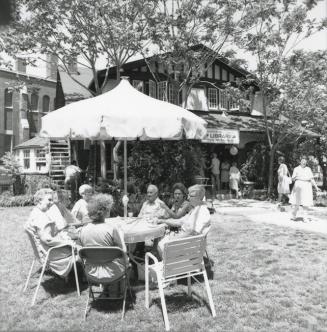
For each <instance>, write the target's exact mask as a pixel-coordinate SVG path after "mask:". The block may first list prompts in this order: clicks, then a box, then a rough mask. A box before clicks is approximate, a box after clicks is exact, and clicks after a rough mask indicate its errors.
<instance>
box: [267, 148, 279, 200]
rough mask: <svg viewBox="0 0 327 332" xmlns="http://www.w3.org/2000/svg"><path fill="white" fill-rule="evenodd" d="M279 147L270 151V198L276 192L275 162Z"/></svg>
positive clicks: (268, 192)
mask: <svg viewBox="0 0 327 332" xmlns="http://www.w3.org/2000/svg"><path fill="white" fill-rule="evenodd" d="M276 150H277V146H276V145H273V146H272V147H271V149H270V151H269V168H268V191H267V195H268V197H271V196H272V193H273V191H274V188H273V186H274V160H275V154H276Z"/></svg>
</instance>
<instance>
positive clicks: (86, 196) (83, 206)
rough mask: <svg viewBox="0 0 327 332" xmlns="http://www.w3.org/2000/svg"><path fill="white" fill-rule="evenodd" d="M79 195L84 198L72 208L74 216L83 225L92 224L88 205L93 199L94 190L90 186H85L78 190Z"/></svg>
mask: <svg viewBox="0 0 327 332" xmlns="http://www.w3.org/2000/svg"><path fill="white" fill-rule="evenodd" d="M78 192H79V194H80V195H81V196H82V198H81V199H79V200H78V201H77V202H76V203H75V205H74V206H73V208H72V215H73V216H74V217H75V218H76V219H77V221H78V222H80V223H81V224H84V223H88V222H90V219H89V216H88V210H87V204H88V202H89V201H90V199H91V198H92V195H93V188H92V187H91V186H90V185H88V184H83V185H81V186H80V187H79V189H78Z"/></svg>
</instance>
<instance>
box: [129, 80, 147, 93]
mask: <svg viewBox="0 0 327 332" xmlns="http://www.w3.org/2000/svg"><path fill="white" fill-rule="evenodd" d="M132 84H133V87H134V88H135V89H136V90H138V91H140V92H142V93H144V82H143V81H141V80H133V81H132Z"/></svg>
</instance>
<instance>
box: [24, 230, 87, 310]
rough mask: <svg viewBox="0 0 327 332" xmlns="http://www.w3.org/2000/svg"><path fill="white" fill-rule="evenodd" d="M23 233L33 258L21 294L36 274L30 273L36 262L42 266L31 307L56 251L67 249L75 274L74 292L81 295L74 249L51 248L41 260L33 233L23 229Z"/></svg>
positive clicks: (68, 247)
mask: <svg viewBox="0 0 327 332" xmlns="http://www.w3.org/2000/svg"><path fill="white" fill-rule="evenodd" d="M25 232H26V234H27V236H28V239H29V241H30V243H31V246H32V248H33V253H34V258H33V261H32V265H31V267H30V270H29V273H28V276H27V280H26V283H25V286H24V289H23V292H25V291H26V289H27V286H28V283H29V281H30V279H31V276H32V274H35V273H36V272H37V271H36V272H34V273H32V272H33V268H34V265H35V263H36V262H38V263H39V264H41V265H42V271H41V274H40V277H39V281H38V284H37V287H36V290H35V293H34V296H33V299H32V303H31V305H32V306H33V305H34V304H35V300H36V296H37V293H38V290H39V288H40V285H41V281H42V278H43V275H44V272H45V270H46V268H47V267H48V264H49V263H50V262H51V260H52V259H53V258H54V257H56V256H57V255H56V251H58V249H60V250H62V249H63V248H67V249H68V250H67V253H68V255H71V259H72V263H73V264H72V266H73V267H74V273H75V281H76V290H77V294H78V296H80V295H81V294H80V289H79V283H78V275H77V268H76V256H75V248H74V247H73V246H72V245H71V244H63V245H59V246H55V247H51V248H50V249H49V250H48V251H47V253H46V256H45V258H44V259H42V258H41V256H40V253H39V251H38V248H37V245H36V243H35V237H34V234H33V232H32V231H30V230H27V229H25ZM68 257H69V256H68Z"/></svg>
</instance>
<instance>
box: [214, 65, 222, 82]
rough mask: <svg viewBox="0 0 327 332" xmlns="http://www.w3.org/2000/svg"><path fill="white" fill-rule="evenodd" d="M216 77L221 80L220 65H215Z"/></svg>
mask: <svg viewBox="0 0 327 332" xmlns="http://www.w3.org/2000/svg"><path fill="white" fill-rule="evenodd" d="M215 79H216V80H220V79H221V76H220V67H219V66H218V65H215Z"/></svg>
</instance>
